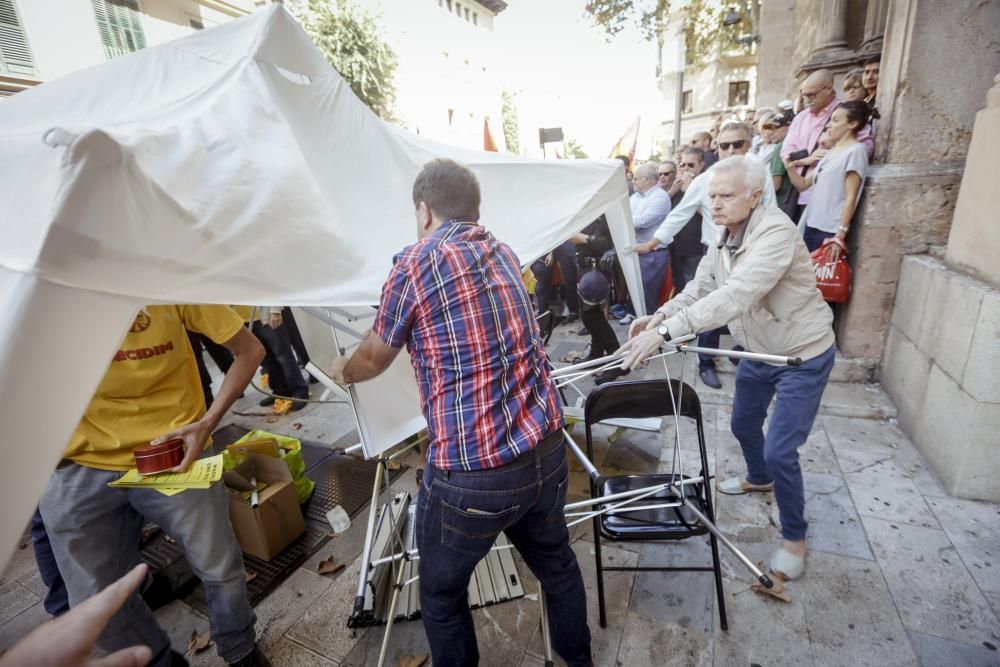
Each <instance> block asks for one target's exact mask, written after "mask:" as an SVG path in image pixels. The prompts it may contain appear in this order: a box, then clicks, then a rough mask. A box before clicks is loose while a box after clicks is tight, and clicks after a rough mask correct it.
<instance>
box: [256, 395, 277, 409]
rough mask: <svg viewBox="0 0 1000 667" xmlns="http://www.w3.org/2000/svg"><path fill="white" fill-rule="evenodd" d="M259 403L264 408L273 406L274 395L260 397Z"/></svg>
mask: <svg viewBox="0 0 1000 667" xmlns="http://www.w3.org/2000/svg"><path fill="white" fill-rule="evenodd" d="M257 405H259V406H260V407H262V408H269V407H271V406H272V405H274V396H265V397H264V398H262V399H260V403H258V404H257Z"/></svg>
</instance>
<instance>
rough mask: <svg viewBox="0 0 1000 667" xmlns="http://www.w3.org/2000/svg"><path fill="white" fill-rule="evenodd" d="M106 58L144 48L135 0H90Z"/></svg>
mask: <svg viewBox="0 0 1000 667" xmlns="http://www.w3.org/2000/svg"><path fill="white" fill-rule="evenodd" d="M90 4H91V5H92V6H93V8H94V17H95V18H96V19H97V31H98V32H99V33H100V35H101V42H102V43H103V44H104V53H105V55H106V56H107V58H108V60H111V59H112V58H116V57H118V56H120V55H123V54H126V53H132V52H134V51H138V50H139V49H144V48H146V35H145V33H144V32H143V30H142V22H141V20H140V18H139V3H138V1H137V0H90Z"/></svg>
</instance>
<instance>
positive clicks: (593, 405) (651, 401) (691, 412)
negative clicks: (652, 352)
mask: <svg viewBox="0 0 1000 667" xmlns="http://www.w3.org/2000/svg"><path fill="white" fill-rule="evenodd" d="M671 391H673V401H677V400H679V402H680V406H679V411H678V412H677V413H675V411H674V403H673V401H672V400H671ZM675 414H678V415H679V416H681V417H690V418H692V419H696V420H700V419H701V401H700V400H698V394H697V393H695V391H694V389H692V388H691V386H690V385H687V384H682V383H681V382H680V381H678V380H669V381H668V380H633V381H626V382H608V383H606V384H602V385H600V386H598V387H596V388H595V389H594V390H593V391H592V392H590V395H589V396H587V403H586V405H585V406H584V421H585V422H586V424H587V425H588V426H589V425H590V424H594V423H596V422H599V421H604V420H605V419H615V418H619V419H620V418H634V419H641V418H644V417H667V416H673V415H675Z"/></svg>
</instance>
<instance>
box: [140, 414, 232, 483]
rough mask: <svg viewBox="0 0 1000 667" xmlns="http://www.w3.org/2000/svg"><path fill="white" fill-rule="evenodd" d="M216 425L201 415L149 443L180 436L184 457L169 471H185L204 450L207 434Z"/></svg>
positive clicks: (156, 443)
mask: <svg viewBox="0 0 1000 667" xmlns="http://www.w3.org/2000/svg"><path fill="white" fill-rule="evenodd" d="M216 426H217V424H213V423H212V422H211V420H207V419H205V418H204V417H202V418H201V419H199V420H198V421H196V422H192V423H190V424H188V425H187V426H181V427H180V428H178V429H174V430H173V431H171V432H170V433H164V434H163V435H161V436H160V437H159V438H157V439H155V440H153V441H151V442H150V443H149V444H151V445H158V444H160V443H161V442H166V441H167V440H171V439H172V438H182V439H183V440H184V458H183V459H181V462H180V463H179V464H178V465H177V466H175V467H173V468H171V469H170V471H171V472H187V469H188V468H190V467H191V464H192V463H194V462H195V461H197V460H198V457H200V456H201V453H202V452H203V451H205V445H207V444H208V436H210V435H212V431H213V430H215V427H216Z"/></svg>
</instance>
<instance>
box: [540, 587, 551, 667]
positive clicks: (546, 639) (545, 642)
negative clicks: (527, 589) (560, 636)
mask: <svg viewBox="0 0 1000 667" xmlns="http://www.w3.org/2000/svg"><path fill="white" fill-rule="evenodd" d="M538 604H539V606H540V607H541V610H542V619H541V621H542V651H543V652H544V653H545V667H552V666H553V665H555V662H553V660H552V637H551V636H549V610H548V605H546V604H545V589H543V588H542V584H541V583H539V584H538Z"/></svg>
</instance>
